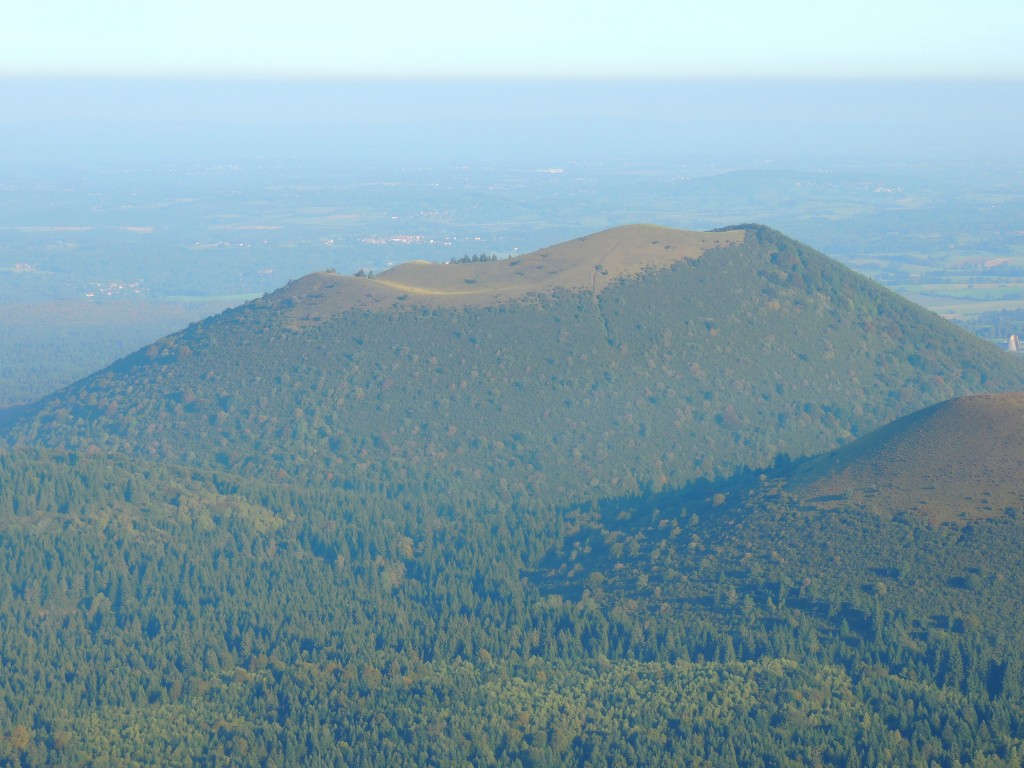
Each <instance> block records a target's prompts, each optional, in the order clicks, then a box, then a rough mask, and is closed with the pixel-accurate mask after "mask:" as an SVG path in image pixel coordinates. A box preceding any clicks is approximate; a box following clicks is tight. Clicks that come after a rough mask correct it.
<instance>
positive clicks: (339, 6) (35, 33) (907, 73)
mask: <svg viewBox="0 0 1024 768" xmlns="http://www.w3.org/2000/svg"><path fill="white" fill-rule="evenodd" d="M1022 35H1024V3H1022V2H1020V0H858V1H857V2H844V3H838V2H837V3H830V2H823V1H822V0H776V1H775V2H771V1H770V0H719V2H712V1H711V0H700V2H695V1H694V0H632V1H631V2H630V1H629V0H614V1H613V0H516V1H515V2H508V1H507V0H506V1H505V2H487V0H431V1H430V2H424V1H423V0H415V1H412V0H380V1H378V2H374V1H373V0H361V1H360V2H339V0H293V1H292V2H280V1H279V0H273V1H267V0H263V1H262V2H261V1H260V0H89V1H88V2H83V1H82V0H6V2H4V3H3V10H2V14H0V77H40V76H42V77H66V76H85V77H95V76H120V77H124V76H130V77H148V76H159V77H196V76H200V77H215V78H216V77H239V76H242V77H256V78H263V77H285V78H290V77H302V78H308V77H330V78H334V77H356V78H365V77H370V78H374V77H383V78H407V77H431V78H438V77H440V78H447V77H457V78H476V77H479V78H493V77H507V78H523V77H527V78H530V77H556V78H577V77H585V78H599V79H606V78H651V77H657V78H693V77H727V78H737V77H738V78H748V77H765V78H778V77H812V78H833V77H839V78H892V77H896V78H908V77H909V78H919V77H924V78H941V79H945V78H1010V79H1021V78H1024V54H1022V53H1021V39H1022Z"/></svg>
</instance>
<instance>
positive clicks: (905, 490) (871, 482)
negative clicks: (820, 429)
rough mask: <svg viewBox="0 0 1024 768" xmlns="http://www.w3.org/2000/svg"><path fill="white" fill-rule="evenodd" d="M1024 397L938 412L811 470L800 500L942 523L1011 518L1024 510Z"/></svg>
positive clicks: (797, 483)
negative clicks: (1023, 464) (1023, 466)
mask: <svg viewBox="0 0 1024 768" xmlns="http://www.w3.org/2000/svg"><path fill="white" fill-rule="evenodd" d="M1022 459H1024V393H1020V392H1009V393H1000V394H993V395H975V396H973V397H963V398H959V399H956V400H950V401H947V402H943V403H939V404H937V405H933V406H931V407H930V408H926V409H924V410H922V411H918V412H916V413H913V414H911V415H909V416H906V417H904V418H902V419H899V420H897V421H895V422H893V423H891V424H889V425H886V426H885V427H883V428H881V429H879V430H876V431H874V432H872V433H871V434H869V435H865V436H864V437H863V438H861V439H859V440H856V441H854V442H852V443H850V444H848V445H845V446H843V447H842V448H841V449H839V450H838V451H835V452H834V453H832V454H829V455H827V456H824V457H821V458H819V459H817V460H815V461H812V462H808V463H807V464H805V465H803V466H802V467H801V468H800V470H799V472H797V473H796V474H795V475H794V477H792V478H791V480H790V482H789V489H790V492H792V493H793V494H794V495H797V496H798V497H800V498H802V499H804V500H806V501H808V502H812V503H819V504H822V505H824V506H826V507H827V506H829V505H833V506H834V505H836V504H842V505H844V506H862V507H868V508H871V509H876V510H880V511H881V510H884V511H886V512H888V513H892V512H909V513H912V514H915V515H919V516H921V517H924V518H926V519H928V520H930V521H932V522H934V523H940V522H947V521H970V520H977V519H979V518H987V517H996V518H1001V517H1004V516H1005V515H1006V514H1007V513H1008V512H1009V513H1011V514H1016V513H1017V512H1019V511H1020V510H1021V509H1022V508H1024V482H1022V479H1021V462H1022Z"/></svg>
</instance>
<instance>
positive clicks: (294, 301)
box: [271, 224, 745, 325]
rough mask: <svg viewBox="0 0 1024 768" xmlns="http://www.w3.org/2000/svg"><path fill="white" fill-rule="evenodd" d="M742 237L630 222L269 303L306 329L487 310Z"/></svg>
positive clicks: (296, 285) (279, 296)
mask: <svg viewBox="0 0 1024 768" xmlns="http://www.w3.org/2000/svg"><path fill="white" fill-rule="evenodd" d="M744 236H745V233H744V232H743V231H742V230H732V231H727V232H686V231H682V230H677V229H669V228H667V227H656V226H653V225H649V224H646V225H645V224H635V225H631V226H624V227H616V228H615V229H609V230H606V231H604V232H598V233H597V234H594V235H589V236H587V237H581V238H578V239H576V240H570V241H569V242H567V243H561V244H559V245H554V246H551V247H550V248H544V249H542V250H539V251H535V252H534V253H528V254H525V255H523V256H516V257H515V258H511V259H505V260H501V261H486V262H479V263H471V264H437V263H432V262H426V261H414V262H409V263H406V264H401V265H399V266H397V267H394V268H392V269H389V270H387V271H386V272H383V273H381V274H379V275H377V276H375V277H373V278H371V279H368V280H367V279H362V278H354V277H344V276H341V275H335V274H330V273H325V272H318V273H316V274H313V275H308V276H306V277H304V278H302V279H300V280H296V281H294V282H292V283H290V284H289V285H288V286H287V287H285V288H283V289H281V290H280V291H277V292H275V293H274V294H273V295H272V297H271V301H280V302H284V303H286V304H287V305H288V306H289V307H291V313H290V315H291V317H292V318H293V320H294V321H295V322H296V323H297V324H298V325H307V324H309V323H311V322H323V321H325V320H326V319H328V318H330V317H335V316H337V315H339V314H342V313H345V312H348V311H351V310H354V309H369V310H373V311H378V312H383V311H385V310H388V309H391V308H395V307H402V306H418V307H444V308H465V307H490V306H495V305H497V304H503V303H506V302H510V301H516V300H520V301H521V300H523V299H525V298H526V297H530V296H534V297H537V296H538V295H543V294H552V293H554V292H556V291H588V292H592V293H594V294H598V293H600V292H601V291H602V290H604V289H605V288H607V287H608V286H609V285H612V284H613V283H615V282H617V281H620V280H624V279H629V278H635V277H638V276H639V275H641V274H642V273H643V272H645V271H648V270H658V269H668V268H670V267H671V266H672V265H673V264H675V263H677V262H679V261H683V260H687V259H697V258H700V257H701V256H702V255H704V254H705V253H707V252H708V251H709V250H713V249H716V248H722V247H725V246H729V245H737V244H740V243H742V242H743V240H744Z"/></svg>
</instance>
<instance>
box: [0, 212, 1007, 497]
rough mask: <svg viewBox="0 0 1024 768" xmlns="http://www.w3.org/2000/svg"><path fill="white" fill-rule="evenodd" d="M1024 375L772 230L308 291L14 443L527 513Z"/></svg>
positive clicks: (817, 447)
mask: <svg viewBox="0 0 1024 768" xmlns="http://www.w3.org/2000/svg"><path fill="white" fill-rule="evenodd" d="M1017 388H1024V366H1021V365H1020V363H1019V361H1018V360H1016V359H1014V358H1011V357H1009V356H1007V355H1005V354H1002V353H1000V351H999V350H997V349H995V348H994V347H992V346H991V345H989V344H986V343H984V342H982V341H980V340H978V339H975V338H973V337H972V336H970V334H968V333H966V332H964V331H961V330H959V329H957V328H955V327H953V326H952V325H951V324H949V323H946V322H944V321H942V320H940V319H939V318H937V317H935V316H934V315H932V314H931V313H928V312H927V311H925V310H922V309H921V308H919V307H916V306H914V305H912V304H910V303H909V302H906V301H904V300H903V299H901V298H899V297H897V296H895V295H894V294H892V293H890V292H888V291H886V290H884V289H882V288H881V287H879V286H877V285H876V284H874V283H872V282H870V281H868V280H866V279H864V278H862V277H860V276H858V275H856V274H854V273H853V272H851V271H850V270H848V269H845V268H843V267H842V266H840V265H839V264H837V263H836V262H834V261H832V260H830V259H828V258H826V257H825V256H822V255H821V254H819V253H816V252H814V251H813V250H811V249H809V248H807V247H806V246H803V245H800V244H799V243H796V242H794V241H792V240H790V239H788V238H786V237H784V236H783V235H781V234H779V233H777V232H773V231H771V230H768V229H765V228H762V227H745V228H737V229H732V230H728V231H724V232H714V233H687V232H678V231H673V230H668V229H664V228H659V227H648V226H632V227H623V228H619V229H615V230H610V231H608V232H602V233H598V234H596V235H592V236H589V237H586V238H580V239H578V240H575V241H572V242H569V243H564V244H562V245H557V246H553V247H551V248H548V249H544V250H542V251H539V252H537V253H534V254H529V255H526V256H522V257H518V258H515V259H509V260H504V261H495V262H483V263H477V264H450V265H440V264H409V265H403V266H400V267H396V268H395V269H393V270H389V271H388V272H385V273H383V274H381V275H379V276H377V277H375V278H372V279H371V278H356V277H341V276H338V275H333V274H329V273H321V274H315V275H311V276H308V277H306V278H303V279H301V280H298V281H295V282H294V283H292V284H290V285H288V286H286V287H284V288H282V289H281V290H279V291H277V292H275V293H272V294H269V295H267V296H266V297H264V298H263V299H261V300H257V301H254V302H251V303H249V304H246V305H244V306H242V307H240V308H238V309H235V310H231V311H228V312H225V313H223V314H221V315H219V316H216V317H214V318H211V319H209V320H207V321H204V322H202V323H198V324H194V325H192V326H190V327H189V328H188V329H186V330H184V331H182V332H180V333H178V334H175V335H173V336H170V337H167V338H166V339H163V340H161V341H158V342H156V343H154V344H153V345H151V346H149V347H147V348H145V349H143V350H140V351H139V352H137V353H135V354H133V355H131V356H129V357H127V358H125V359H123V360H121V361H119V362H118V363H115V364H114V365H112V366H111V367H110V368H108V369H106V370H104V371H101V372H99V373H97V374H95V375H93V376H91V377H88V378H86V379H84V380H82V381H80V382H78V383H76V384H74V385H72V386H70V387H68V388H66V389H64V390H62V391H60V392H58V393H55V394H54V395H52V396H51V397H48V398H45V399H44V400H42V401H40V402H39V403H37V404H35V405H34V406H32V407H30V408H27V409H24V410H23V411H21V412H20V413H18V414H15V415H13V416H12V417H11V418H9V419H8V420H7V423H6V424H5V425H4V426H3V427H2V428H0V436H2V437H3V438H4V439H6V440H7V441H8V443H9V444H12V445H22V444H24V445H27V444H32V445H36V446H46V447H50V448H55V449H71V450H76V451H99V452H102V453H120V452H123V453H127V454H131V455H137V456H147V457H151V458H159V459H162V460H170V461H175V462H182V463H185V464H191V465H196V466H204V467H215V468H220V469H222V470H229V471H232V472H237V473H241V474H243V475H248V476H253V477H256V476H266V475H267V474H272V473H282V474H283V475H287V476H289V477H302V478H306V479H307V480H315V481H318V482H319V481H320V480H323V479H329V480H330V482H332V483H334V484H336V485H340V486H344V487H350V488H352V487H364V488H381V487H383V486H385V485H393V486H403V487H407V486H410V484H411V485H415V486H418V487H424V488H431V487H432V488H439V487H444V488H445V489H446V491H448V492H450V493H455V494H458V493H461V492H462V491H466V492H468V493H470V494H471V495H473V497H474V498H479V497H480V494H481V491H482V489H486V490H487V493H488V495H489V497H490V498H494V497H499V498H502V499H505V500H506V501H508V500H511V499H516V498H524V497H526V496H530V497H533V498H542V497H544V496H545V495H548V494H551V493H553V492H556V491H557V493H558V494H567V495H568V496H569V497H573V498H576V497H579V498H582V497H595V496H602V495H604V496H611V495H616V494H622V493H633V492H636V491H637V490H639V489H641V488H647V487H660V486H662V485H665V484H670V485H681V484H683V483H685V482H688V481H689V480H691V479H693V478H695V477H715V476H719V475H728V474H731V473H732V472H734V471H735V470H736V469H737V468H740V467H743V466H749V467H760V466H767V465H769V464H770V463H771V462H772V461H774V459H775V458H776V457H777V456H779V455H790V456H802V455H810V454H813V453H817V452H819V451H822V450H827V449H830V448H833V447H835V446H836V445H837V444H838V443H839V442H841V441H845V440H848V439H849V438H850V437H851V436H856V435H858V434H863V433H864V432H866V431H869V430H870V429H872V428H874V427H877V426H879V425H881V424H883V423H885V422H887V421H890V420H892V419H894V418H896V417H899V416H902V415H905V414H907V413H909V412H911V411H913V410H915V409H918V408H920V407H923V406H925V405H929V404H931V403H934V402H938V401H941V400H945V399H948V398H950V397H954V396H957V395H961V394H969V393H975V392H982V391H999V390H1011V389H1017Z"/></svg>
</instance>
